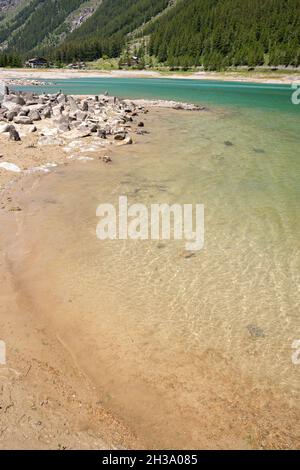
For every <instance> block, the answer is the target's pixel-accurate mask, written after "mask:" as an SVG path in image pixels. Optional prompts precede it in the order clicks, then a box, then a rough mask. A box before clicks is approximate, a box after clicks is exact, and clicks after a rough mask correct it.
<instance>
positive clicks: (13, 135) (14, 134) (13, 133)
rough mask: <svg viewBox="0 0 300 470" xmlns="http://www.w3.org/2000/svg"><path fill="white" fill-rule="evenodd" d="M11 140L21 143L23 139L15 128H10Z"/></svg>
mask: <svg viewBox="0 0 300 470" xmlns="http://www.w3.org/2000/svg"><path fill="white" fill-rule="evenodd" d="M9 140H13V141H14V142H20V140H21V137H20V134H19V132H18V131H17V129H16V128H15V126H10V127H9Z"/></svg>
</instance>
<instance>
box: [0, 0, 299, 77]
mask: <svg viewBox="0 0 300 470" xmlns="http://www.w3.org/2000/svg"><path fill="white" fill-rule="evenodd" d="M83 12H84V14H83ZM1 14H2V15H3V19H2V20H1V16H0V47H1V49H2V50H5V51H7V52H8V53H19V54H21V55H22V57H23V58H25V57H28V56H29V55H33V54H42V55H46V56H47V57H49V58H50V59H51V60H53V61H56V62H59V63H61V62H64V63H66V62H70V61H73V60H77V59H82V60H88V61H92V60H95V59H98V58H100V57H103V56H107V57H119V56H120V55H121V54H122V53H123V54H124V50H129V45H130V44H131V43H132V41H133V38H137V40H139V41H143V44H145V47H146V50H145V48H143V51H142V52H141V53H142V54H145V52H146V53H147V55H148V56H151V57H152V58H153V59H154V58H155V61H156V62H157V61H158V62H159V63H161V64H165V65H167V66H170V67H177V66H181V67H190V66H200V65H204V67H205V68H207V69H220V68H225V67H228V66H243V65H244V66H250V67H251V66H256V65H263V64H269V65H272V66H277V65H290V66H299V65H300V0H0V15H1ZM141 50H142V49H141ZM143 63H144V61H143Z"/></svg>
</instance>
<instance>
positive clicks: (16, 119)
mask: <svg viewBox="0 0 300 470" xmlns="http://www.w3.org/2000/svg"><path fill="white" fill-rule="evenodd" d="M14 122H15V123H16V124H32V119H30V117H28V116H15V117H14Z"/></svg>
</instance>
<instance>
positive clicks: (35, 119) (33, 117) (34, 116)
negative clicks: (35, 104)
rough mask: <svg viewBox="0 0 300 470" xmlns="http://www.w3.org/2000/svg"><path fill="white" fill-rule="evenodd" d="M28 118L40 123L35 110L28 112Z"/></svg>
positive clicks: (39, 116) (38, 114)
mask: <svg viewBox="0 0 300 470" xmlns="http://www.w3.org/2000/svg"><path fill="white" fill-rule="evenodd" d="M28 117H29V118H30V119H31V120H32V121H40V120H41V115H40V113H39V112H38V111H35V110H32V111H30V112H29V114H28Z"/></svg>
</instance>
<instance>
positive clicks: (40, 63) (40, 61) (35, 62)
mask: <svg viewBox="0 0 300 470" xmlns="http://www.w3.org/2000/svg"><path fill="white" fill-rule="evenodd" d="M48 66H49V62H48V60H47V59H44V57H33V59H29V60H27V62H26V63H25V67H30V68H32V69H38V68H43V67H44V68H46V67H48Z"/></svg>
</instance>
